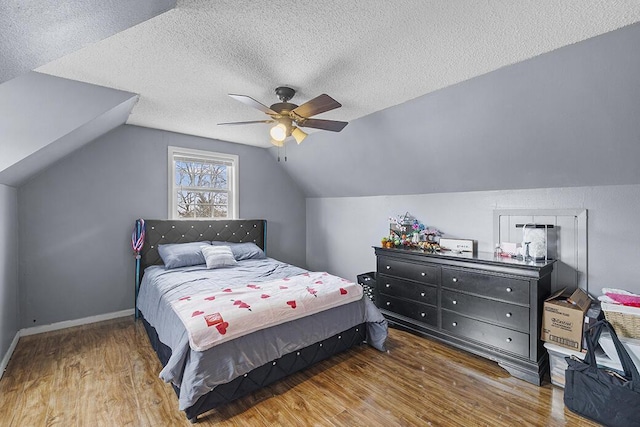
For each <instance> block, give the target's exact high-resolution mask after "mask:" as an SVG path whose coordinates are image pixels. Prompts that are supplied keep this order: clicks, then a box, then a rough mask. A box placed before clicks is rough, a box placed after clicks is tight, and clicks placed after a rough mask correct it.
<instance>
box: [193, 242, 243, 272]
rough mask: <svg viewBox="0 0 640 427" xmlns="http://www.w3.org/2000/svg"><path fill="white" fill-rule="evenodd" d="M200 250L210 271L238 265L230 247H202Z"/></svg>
mask: <svg viewBox="0 0 640 427" xmlns="http://www.w3.org/2000/svg"><path fill="white" fill-rule="evenodd" d="M200 249H201V250H202V255H204V259H205V261H206V263H207V268H209V269H212V268H220V267H226V266H230V265H236V264H238V262H237V261H236V259H235V258H234V257H233V252H231V248H230V247H229V246H202V247H201V248H200Z"/></svg>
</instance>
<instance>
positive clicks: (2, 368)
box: [0, 331, 20, 379]
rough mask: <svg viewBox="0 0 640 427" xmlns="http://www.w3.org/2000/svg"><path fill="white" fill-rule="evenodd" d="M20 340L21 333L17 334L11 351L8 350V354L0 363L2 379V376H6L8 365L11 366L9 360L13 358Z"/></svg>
mask: <svg viewBox="0 0 640 427" xmlns="http://www.w3.org/2000/svg"><path fill="white" fill-rule="evenodd" d="M19 339H20V331H18V332H16V336H15V337H14V338H13V341H11V345H10V346H9V350H7V353H6V354H5V355H4V357H3V358H2V362H0V379H2V375H4V371H5V369H7V365H8V364H9V359H11V356H12V355H13V351H14V350H15V349H16V346H17V345H18V340H19Z"/></svg>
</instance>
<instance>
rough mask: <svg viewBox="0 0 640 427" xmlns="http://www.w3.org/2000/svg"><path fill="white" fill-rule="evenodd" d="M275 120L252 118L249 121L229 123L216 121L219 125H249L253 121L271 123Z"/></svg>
mask: <svg viewBox="0 0 640 427" xmlns="http://www.w3.org/2000/svg"><path fill="white" fill-rule="evenodd" d="M273 122H275V120H252V121H250V122H230V123H218V126H220V125H251V124H254V123H273Z"/></svg>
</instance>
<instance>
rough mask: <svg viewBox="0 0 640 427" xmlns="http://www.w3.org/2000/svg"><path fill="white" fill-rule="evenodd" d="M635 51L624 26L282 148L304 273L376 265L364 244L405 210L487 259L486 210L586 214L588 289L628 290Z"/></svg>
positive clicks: (639, 70)
mask: <svg viewBox="0 0 640 427" xmlns="http://www.w3.org/2000/svg"><path fill="white" fill-rule="evenodd" d="M639 45H640V25H639V24H635V25H632V26H629V27H627V28H623V29H621V30H618V31H614V32H611V33H608V34H605V35H602V36H599V37H595V38H593V39H589V40H586V41H584V42H581V43H577V44H575V45H571V46H568V47H564V48H561V49H558V50H556V51H554V52H551V53H548V54H545V55H541V56H539V57H536V58H533V59H531V60H528V61H524V62H521V63H518V64H515V65H512V66H509V67H505V68H502V69H500V70H497V71H495V72H492V73H489V74H486V75H484V76H480V77H477V78H474V79H471V80H468V81H466V82H463V83H460V84H457V85H455V86H452V87H449V88H445V89H443V90H440V91H438V92H435V93H431V94H428V95H425V96H422V97H420V98H416V99H414V100H412V101H409V102H407V103H405V104H402V105H399V106H396V107H393V108H390V109H388V110H385V111H380V112H377V113H374V114H371V115H370V116H367V117H364V118H362V119H359V120H355V121H354V122H352V123H350V124H349V126H347V127H346V128H345V130H344V131H343V132H342V133H340V134H338V135H332V134H330V133H328V132H325V133H316V134H313V135H311V136H310V137H309V139H308V140H306V141H305V142H304V143H303V144H301V145H300V146H299V147H295V146H293V147H292V149H291V150H289V153H288V154H289V163H288V164H289V168H290V170H289V173H290V174H291V175H292V176H293V177H295V178H296V179H297V180H298V181H299V182H300V184H301V186H302V188H303V190H304V191H305V194H306V195H307V196H308V197H310V198H309V199H307V242H308V243H307V262H308V265H309V268H311V269H314V270H328V271H330V272H332V273H335V274H339V275H342V276H345V277H349V278H351V279H355V276H356V274H358V273H361V272H365V271H370V270H373V269H375V257H374V255H373V250H372V249H371V246H372V245H376V244H379V239H380V238H381V237H382V236H384V235H385V234H386V233H387V227H388V224H387V218H388V217H389V216H390V215H397V214H401V213H404V212H406V211H409V212H411V213H412V214H414V215H416V216H417V217H419V218H420V219H422V220H423V221H424V222H425V223H426V224H430V225H433V226H436V227H438V228H440V229H442V230H443V231H445V232H446V233H448V234H449V235H451V236H454V237H461V238H470V239H476V240H478V242H479V247H480V250H484V251H490V250H491V249H492V248H491V245H492V243H493V222H492V221H493V220H492V212H493V210H494V209H504V208H513V209H516V208H531V209H545V208H553V209H562V208H586V209H588V210H589V219H588V260H589V290H590V291H591V292H592V293H594V294H599V292H600V288H602V287H603V286H611V287H621V288H625V289H628V290H630V291H635V292H639V293H640V282H639V281H638V280H637V277H638V273H639V267H638V266H639V265H640V263H638V261H637V260H638V258H639V257H640V243H639V242H640V232H639V230H640V228H639V227H638V225H637V220H638V212H639V211H640V186H639V184H640V168H639V167H638V159H640V120H638V118H639V117H640V78H639V77H638V76H640V55H637V54H635V53H636V52H637V50H638V49H637V47H638V46H639ZM313 164H320V165H323V166H324V168H314V167H313V166H312V165H313ZM327 170H331V171H335V172H333V173H329V174H328V173H326V171H327ZM336 172H339V173H336ZM487 190H498V191H487ZM383 195H389V196H383ZM391 195H393V196H391ZM340 196H343V197H342V198H340ZM361 196H372V197H361Z"/></svg>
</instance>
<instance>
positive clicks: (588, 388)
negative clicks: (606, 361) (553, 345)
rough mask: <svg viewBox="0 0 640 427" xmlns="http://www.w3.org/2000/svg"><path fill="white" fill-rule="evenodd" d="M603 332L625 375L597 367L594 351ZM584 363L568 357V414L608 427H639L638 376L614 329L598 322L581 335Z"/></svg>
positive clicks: (565, 394)
mask: <svg viewBox="0 0 640 427" xmlns="http://www.w3.org/2000/svg"><path fill="white" fill-rule="evenodd" d="M603 329H606V330H608V331H609V333H611V338H612V339H613V343H614V344H615V346H616V351H617V352H618V357H619V358H620V362H621V363H622V368H623V370H624V374H623V375H622V373H618V372H616V371H612V370H610V369H606V368H598V365H597V364H596V355H595V348H596V345H597V344H598V340H599V339H600V333H601V332H602V330H603ZM584 335H585V339H586V341H587V353H586V354H585V356H584V362H583V361H581V360H578V359H575V358H571V357H567V358H565V359H566V360H567V364H568V367H567V370H566V371H565V388H564V404H565V405H566V406H567V408H569V409H570V410H571V411H573V412H575V413H576V414H579V415H582V416H584V417H586V418H589V419H591V420H593V421H597V422H599V423H602V424H604V425H606V426H610V427H618V426H620V427H634V426H640V374H638V369H637V368H636V367H635V365H634V364H633V360H631V357H629V353H627V350H626V349H625V348H624V347H623V345H622V343H621V342H620V340H619V339H618V336H617V335H616V333H615V331H614V330H613V327H612V326H611V325H610V324H609V322H607V321H606V320H600V321H598V322H597V323H596V324H594V325H593V327H591V328H589V329H587V330H586V331H585V333H584Z"/></svg>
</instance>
